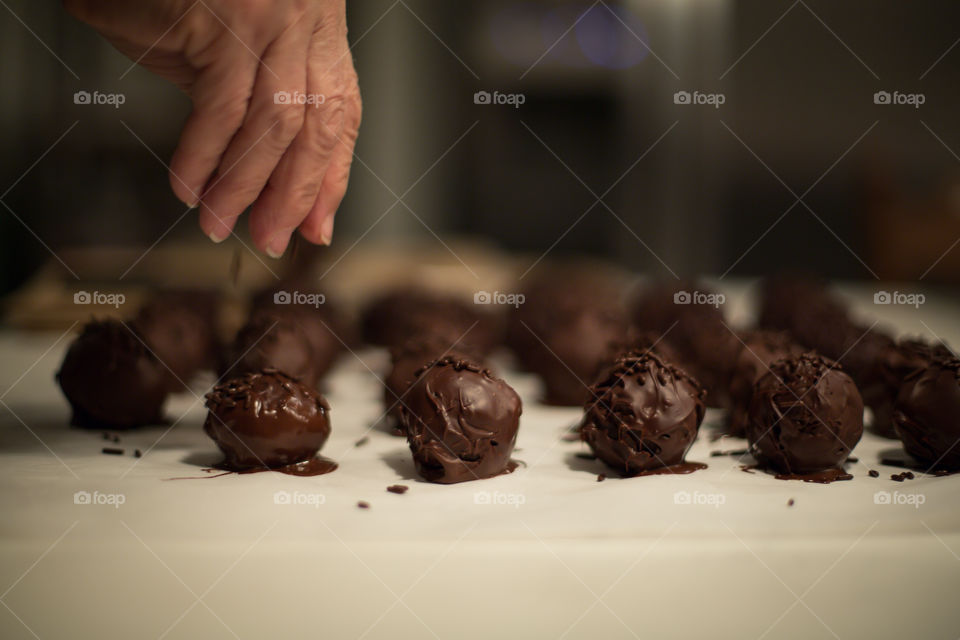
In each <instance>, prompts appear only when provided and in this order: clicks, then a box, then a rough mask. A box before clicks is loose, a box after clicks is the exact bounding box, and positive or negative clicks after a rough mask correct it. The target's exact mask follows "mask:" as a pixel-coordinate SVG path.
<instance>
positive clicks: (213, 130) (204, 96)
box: [170, 43, 257, 206]
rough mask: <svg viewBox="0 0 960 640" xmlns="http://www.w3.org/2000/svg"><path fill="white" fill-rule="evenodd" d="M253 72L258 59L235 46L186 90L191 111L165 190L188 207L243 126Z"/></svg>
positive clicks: (202, 72) (207, 68) (194, 203)
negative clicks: (168, 188)
mask: <svg viewBox="0 0 960 640" xmlns="http://www.w3.org/2000/svg"><path fill="white" fill-rule="evenodd" d="M256 71H257V59H256V58H255V57H254V56H252V55H250V52H249V51H247V50H246V49H244V48H243V47H242V46H241V45H240V44H239V43H238V44H237V46H236V47H234V48H232V49H231V50H230V51H228V52H225V53H224V54H223V55H222V56H220V57H219V58H217V59H216V60H214V61H213V62H212V63H211V64H210V65H209V66H207V67H206V68H204V69H203V70H202V71H201V72H200V73H199V74H198V75H197V79H196V82H195V83H194V84H193V87H192V89H191V98H192V99H193V111H192V112H191V113H190V117H189V118H187V122H186V124H185V125H184V127H183V131H182V132H181V134H180V142H179V143H178V144H177V150H176V151H174V153H173V158H172V159H171V160H170V186H171V187H172V188H173V192H174V193H175V194H176V195H177V197H178V198H180V200H182V201H183V202H184V203H186V204H187V205H188V206H196V205H197V203H198V202H199V200H200V194H201V193H202V192H203V189H204V187H205V185H206V184H207V182H209V181H210V176H211V175H213V172H214V171H215V170H216V168H217V165H219V164H220V159H221V157H222V156H223V152H224V151H225V150H226V148H227V146H228V145H229V144H230V141H231V139H233V136H234V134H236V132H237V130H238V129H239V128H240V125H241V124H242V123H243V118H244V115H245V114H246V112H247V104H248V102H249V100H250V95H251V92H252V91H253V83H254V78H255V76H256Z"/></svg>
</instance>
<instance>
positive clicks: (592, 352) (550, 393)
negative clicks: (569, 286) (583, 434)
mask: <svg viewBox="0 0 960 640" xmlns="http://www.w3.org/2000/svg"><path fill="white" fill-rule="evenodd" d="M626 333H627V318H626V315H625V314H624V313H622V312H620V310H619V309H617V308H616V307H601V306H579V305H575V306H573V307H568V308H566V309H562V308H558V309H557V314H556V315H555V316H554V318H553V321H552V322H549V323H547V324H545V326H543V327H541V328H540V333H539V335H538V336H537V337H538V338H539V341H538V344H537V345H536V346H534V347H532V349H531V356H532V357H531V358H530V360H529V369H530V370H531V371H533V372H534V373H536V374H537V375H539V376H540V378H541V379H542V380H543V384H544V390H545V393H544V402H546V403H547V404H553V405H561V406H582V405H583V403H584V401H585V400H586V399H587V397H588V396H589V385H590V384H592V383H593V382H594V379H595V377H596V375H597V372H598V370H599V369H600V368H601V367H602V366H603V364H604V363H605V361H606V360H607V358H608V357H609V350H610V344H611V342H614V341H616V340H617V339H622V337H623V336H624V335H625V334H626ZM540 341H542V342H540Z"/></svg>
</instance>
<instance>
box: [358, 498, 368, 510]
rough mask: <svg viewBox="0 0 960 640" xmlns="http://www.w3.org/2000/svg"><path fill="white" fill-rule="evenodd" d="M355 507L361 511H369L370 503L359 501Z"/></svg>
mask: <svg viewBox="0 0 960 640" xmlns="http://www.w3.org/2000/svg"><path fill="white" fill-rule="evenodd" d="M357 506H358V507H360V508H361V509H369V508H370V503H369V502H365V501H363V500H361V501H360V502H358V503H357Z"/></svg>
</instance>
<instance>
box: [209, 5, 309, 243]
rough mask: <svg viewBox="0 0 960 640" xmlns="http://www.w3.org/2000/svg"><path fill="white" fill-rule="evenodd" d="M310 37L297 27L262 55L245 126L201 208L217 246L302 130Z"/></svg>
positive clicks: (305, 25)
mask: <svg viewBox="0 0 960 640" xmlns="http://www.w3.org/2000/svg"><path fill="white" fill-rule="evenodd" d="M310 34H311V25H310V24H308V23H307V22H303V23H300V24H297V25H295V26H294V28H291V29H288V30H287V31H285V32H284V33H283V34H282V35H281V36H280V37H279V38H278V39H277V40H275V41H274V42H273V43H271V44H270V46H269V47H268V48H267V50H266V52H265V53H264V55H263V60H262V62H261V64H260V66H259V69H258V70H257V77H256V84H255V86H254V89H253V96H252V97H251V99H250V104H249V109H248V111H247V113H246V116H245V118H244V121H243V125H242V126H241V127H240V130H239V131H238V132H237V134H236V135H235V136H234V137H233V140H232V141H231V142H230V144H229V145H228V147H227V149H226V151H225V152H224V153H223V157H222V158H221V160H220V164H219V167H218V168H217V173H216V175H215V176H214V177H213V180H212V181H211V183H210V184H209V185H208V186H207V190H206V192H205V193H204V194H203V198H202V202H201V205H200V217H199V222H200V228H201V229H203V232H204V233H206V234H207V235H208V236H210V238H211V239H212V240H213V241H214V242H220V241H221V240H223V239H225V238H226V237H227V236H229V235H230V232H231V231H232V230H233V227H234V225H235V223H236V220H237V218H238V217H239V216H240V214H241V213H243V211H244V209H246V208H247V207H248V206H249V205H250V204H251V203H252V202H253V201H254V200H256V198H257V196H258V195H259V194H260V192H261V191H262V190H263V187H264V185H265V184H266V182H267V179H268V178H269V177H270V174H271V173H272V172H273V170H274V168H275V167H276V166H277V163H278V162H279V161H280V158H282V157H283V154H284V152H285V151H286V150H287V148H288V147H289V145H290V143H291V142H292V141H293V140H294V138H295V137H296V136H297V134H298V133H299V131H300V129H301V127H302V125H303V121H304V111H305V109H306V108H308V107H306V106H305V105H303V104H301V103H300V102H299V101H298V100H297V97H298V96H302V95H304V93H305V89H306V84H307V74H306V67H305V64H304V61H305V60H306V57H307V49H308V47H309V44H310Z"/></svg>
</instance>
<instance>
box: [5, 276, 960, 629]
mask: <svg viewBox="0 0 960 640" xmlns="http://www.w3.org/2000/svg"><path fill="white" fill-rule="evenodd" d="M848 293H849V294H850V295H851V297H852V299H853V301H854V305H855V307H857V309H859V310H861V311H863V312H864V313H865V314H869V315H870V316H874V317H882V318H883V319H884V320H886V321H887V322H886V324H887V325H888V326H892V327H895V328H896V329H897V330H898V331H901V332H906V333H911V334H920V335H926V336H928V337H933V336H934V335H936V336H938V337H940V338H943V339H946V340H948V341H950V342H951V343H953V344H955V345H957V344H960V330H958V328H957V326H956V325H957V323H956V319H957V317H958V315H957V308H956V307H954V306H952V302H950V301H948V300H943V299H937V298H932V299H928V301H927V304H926V305H925V306H924V307H923V308H922V309H920V310H916V309H912V308H895V307H875V306H873V305H872V304H869V299H870V296H871V295H872V290H867V289H863V290H855V289H850V290H849V291H848ZM729 295H730V300H729V302H728V304H729V307H730V308H729V315H730V316H731V317H732V318H734V320H735V321H736V320H738V319H739V320H743V318H744V317H745V313H746V312H745V309H746V308H747V298H746V296H745V294H744V293H743V292H742V290H738V289H736V288H734V289H731V291H730V294H729ZM68 340H69V336H66V337H60V336H58V335H57V334H38V335H21V334H13V333H9V332H8V333H3V334H0V357H2V361H3V364H2V370H0V390H2V391H0V400H2V403H3V404H0V483H2V486H3V491H2V493H0V604H3V605H4V606H3V607H0V638H33V637H39V638H44V639H46V638H62V637H70V638H159V637H164V638H204V639H205V640H206V639H212V638H221V637H222V638H232V637H241V638H248V637H255V638H264V637H267V638H273V637H282V638H299V637H329V638H361V637H363V638H392V639H396V638H431V637H439V638H484V639H489V638H501V637H506V638H559V637H565V638H596V637H603V638H633V637H642V638H648V637H649V638H652V637H657V638H659V637H676V638H687V637H691V636H693V635H694V634H701V635H703V636H704V637H708V638H726V637H730V638H760V637H770V638H779V637H796V638H821V637H822V638H831V637H839V638H861V637H863V638H867V637H869V638H897V639H902V638H907V637H909V638H913V637H923V638H941V637H942V638H956V637H958V636H960V607H958V606H957V605H956V603H955V599H956V595H957V593H958V590H960V556H958V554H960V510H958V507H960V500H958V497H960V477H920V478H917V479H915V480H912V481H909V480H908V481H906V482H904V483H896V482H893V481H891V480H890V475H891V474H892V473H896V472H899V471H900V470H899V469H897V468H894V467H886V466H883V465H880V464H879V455H880V452H882V451H885V450H890V449H896V448H897V445H896V443H894V442H891V441H886V440H882V439H879V438H876V437H873V436H870V435H866V436H864V438H863V440H862V441H861V443H860V444H859V446H858V447H857V448H856V450H855V451H854V454H853V455H855V456H857V457H858V458H859V460H860V462H859V463H854V464H851V465H850V466H849V470H850V471H851V472H852V473H853V474H854V475H855V478H854V479H853V480H852V481H850V482H839V483H835V484H833V485H827V486H824V485H816V484H807V483H802V482H797V481H781V480H776V479H775V478H773V477H771V476H768V475H765V474H763V473H753V474H748V473H744V472H743V471H741V470H740V468H739V464H740V461H739V460H738V459H737V458H735V457H711V456H710V453H709V452H710V451H711V450H716V449H739V448H743V447H745V442H744V441H742V440H736V439H724V440H721V441H718V442H710V440H709V438H708V437H707V435H708V434H709V432H710V430H711V426H712V425H715V424H717V423H718V422H719V420H720V419H721V416H720V414H719V413H718V412H714V411H711V412H709V413H708V416H707V420H706V421H705V426H704V428H703V429H702V430H701V437H700V439H699V440H698V441H697V443H696V444H695V445H694V447H693V449H692V451H691V452H690V455H689V456H688V460H692V461H700V462H706V463H708V464H709V468H708V469H707V470H705V471H700V472H696V473H693V474H691V475H687V476H673V477H667V476H654V477H645V478H634V479H627V480H622V479H617V478H609V479H607V480H606V481H604V482H597V481H596V476H597V474H598V473H603V472H604V471H605V469H604V468H603V466H602V465H601V464H600V463H599V462H597V461H590V460H584V459H581V458H578V457H576V455H575V454H576V453H577V452H581V451H586V449H585V447H584V446H583V445H581V444H580V443H575V442H574V443H571V442H565V441H562V440H560V439H559V436H561V435H562V434H563V432H564V430H565V428H566V427H568V426H569V425H570V424H572V423H573V422H574V421H575V420H576V419H577V418H578V415H579V412H578V411H577V410H576V409H557V408H550V407H544V406H542V405H539V404H537V403H536V402H535V398H536V397H537V383H536V381H535V380H533V379H532V378H531V377H529V376H525V375H523V374H517V373H514V372H509V371H508V372H506V374H505V377H506V378H507V380H508V381H509V382H511V383H512V384H514V386H515V387H516V388H517V390H518V391H519V392H520V393H521V395H522V396H523V398H524V414H523V417H522V419H521V432H520V436H519V440H518V451H517V452H516V454H515V458H517V459H520V460H523V461H524V462H526V465H527V466H526V468H524V469H521V470H518V471H517V472H516V473H514V474H512V475H508V476H501V477H498V478H494V479H490V480H485V481H480V482H470V483H463V484H459V485H452V486H443V485H432V484H428V483H425V482H421V481H420V480H419V479H418V478H417V477H416V475H415V473H414V470H413V465H412V462H411V460H410V456H409V451H408V449H407V447H406V443H405V441H404V440H403V439H400V438H395V437H392V436H390V435H387V434H386V433H385V432H383V431H381V430H379V429H373V430H371V428H370V425H371V422H372V421H374V420H375V419H376V418H377V417H378V416H379V415H380V413H381V410H382V407H381V405H380V387H379V383H378V382H377V380H376V378H375V377H374V375H373V374H372V373H371V371H370V370H369V369H372V370H373V371H376V372H378V373H380V372H382V370H383V368H384V367H385V365H386V357H385V354H384V353H382V352H378V351H363V352H360V353H359V354H358V355H356V356H354V355H348V356H347V358H345V359H344V360H343V361H342V363H341V365H340V366H339V367H338V368H337V370H336V371H335V373H334V375H333V376H332V378H331V380H330V392H329V393H328V399H329V400H330V404H331V406H332V418H333V427H334V429H333V435H332V436H331V438H330V440H329V442H328V443H327V445H326V446H325V448H324V451H323V453H324V454H325V455H327V456H329V457H332V458H334V459H336V460H337V461H338V462H339V463H340V469H339V470H337V471H336V472H335V473H333V474H330V475H325V476H319V477H313V478H300V477H291V476H285V475H282V474H276V473H260V474H252V475H242V476H237V475H229V476H224V477H217V478H204V479H197V480H189V479H188V480H169V479H170V478H174V477H179V476H198V477H199V476H205V475H208V474H205V473H204V472H203V471H202V467H203V466H205V465H208V464H210V463H212V462H215V461H216V460H217V459H218V458H217V454H216V448H215V446H214V445H213V443H212V442H211V441H210V440H208V439H207V438H206V437H205V436H204V435H203V433H202V431H201V428H200V427H201V425H202V422H203V418H204V415H205V411H204V410H203V408H202V403H201V402H200V401H198V398H197V397H194V396H192V395H181V396H178V397H176V398H174V399H172V401H171V402H170V403H169V405H168V411H167V413H168V415H169V416H170V417H171V418H172V419H174V420H176V423H175V424H174V425H173V426H172V427H152V428H146V429H141V430H137V431H134V432H130V433H121V434H120V435H121V443H120V444H119V445H113V444H112V443H108V442H105V441H104V440H103V439H102V438H101V432H99V431H96V432H85V431H81V430H77V429H70V428H68V427H67V420H68V413H69V412H68V407H67V404H66V402H65V401H64V399H63V397H62V395H61V394H60V392H59V390H58V389H57V387H56V385H55V383H54V380H53V372H54V371H55V370H56V369H57V366H58V365H59V362H60V360H61V358H62V356H63V352H64V349H65V347H66V343H67V342H68ZM367 367H369V369H368V368H367ZM202 392H203V389H202V388H198V389H197V393H198V394H199V395H202ZM365 434H366V435H368V436H369V441H368V442H367V444H366V445H364V446H361V447H356V446H354V442H355V441H356V440H357V439H358V438H360V437H362V436H363V435H365ZM104 446H120V447H123V448H124V449H125V450H126V455H124V456H108V455H103V454H101V452H100V451H101V448H102V447H104ZM135 448H139V449H141V450H143V451H144V452H145V455H144V456H143V457H142V458H140V459H137V458H134V457H133V456H132V452H133V450H134V449H135ZM869 469H876V470H878V471H879V472H880V477H879V478H870V477H868V475H867V471H868V470H869ZM394 483H402V484H406V485H408V486H409V487H410V490H409V492H407V493H406V494H404V495H395V494H392V493H388V492H387V491H386V487H387V486H388V485H391V484H394ZM77 491H86V492H89V493H91V494H93V493H94V492H99V494H100V495H107V496H116V495H121V496H122V501H123V504H121V505H119V506H116V505H110V504H100V505H95V504H87V505H78V504H75V503H74V494H75V492H77ZM878 491H885V492H888V493H889V494H890V495H891V496H894V492H898V493H897V494H896V495H895V496H894V498H893V500H894V501H896V500H900V501H904V502H907V503H913V504H877V502H876V499H875V495H876V494H877V492H878ZM277 492H285V493H282V494H281V495H282V496H284V497H290V498H291V501H292V502H297V501H300V502H305V504H277V503H276V501H275V496H276V494H277ZM678 492H680V494H679V495H680V496H681V497H680V498H679V499H678V498H677V496H678ZM684 497H689V498H690V502H693V503H697V502H700V503H701V504H682V502H683V498H684ZM790 499H793V500H794V504H793V506H788V504H787V502H788V500H790ZM359 500H364V501H367V502H369V503H370V505H371V507H370V509H367V510H362V509H359V508H358V507H357V506H356V505H357V502H358V501H359ZM485 501H486V502H490V503H492V504H485V503H484V502H485ZM921 501H922V504H916V503H917V502H921ZM678 502H680V503H678Z"/></svg>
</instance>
